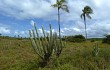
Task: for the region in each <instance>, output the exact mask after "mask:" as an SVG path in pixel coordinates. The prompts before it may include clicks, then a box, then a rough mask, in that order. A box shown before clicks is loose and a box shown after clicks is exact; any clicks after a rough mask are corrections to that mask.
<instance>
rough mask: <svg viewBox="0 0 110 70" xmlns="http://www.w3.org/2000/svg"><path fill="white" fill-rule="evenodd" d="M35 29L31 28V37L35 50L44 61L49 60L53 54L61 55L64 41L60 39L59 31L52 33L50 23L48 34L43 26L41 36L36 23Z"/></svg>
mask: <svg viewBox="0 0 110 70" xmlns="http://www.w3.org/2000/svg"><path fill="white" fill-rule="evenodd" d="M34 28H35V31H36V32H35V31H34V30H29V34H30V39H31V43H32V47H33V49H34V51H35V52H36V53H37V54H38V55H39V57H40V58H41V59H42V60H43V62H46V63H47V62H48V61H49V60H50V58H51V57H52V55H53V54H56V56H58V57H59V55H60V54H61V51H62V48H63V42H62V41H61V39H60V40H58V37H57V33H52V27H51V25H50V33H49V34H46V32H45V30H44V28H43V27H42V32H43V37H40V36H39V33H38V29H37V27H36V25H35V24H34Z"/></svg>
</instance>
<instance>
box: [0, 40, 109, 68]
mask: <svg viewBox="0 0 110 70" xmlns="http://www.w3.org/2000/svg"><path fill="white" fill-rule="evenodd" d="M98 44H99V54H98V56H93V54H92V51H93V46H94V42H90V41H87V42H82V43H72V42H67V45H66V47H65V48H64V49H63V52H62V54H61V56H60V57H59V59H58V60H57V59H55V58H54V57H53V58H52V59H51V61H50V62H49V63H48V65H47V66H46V67H44V68H42V67H40V61H41V60H40V59H39V58H38V56H37V54H35V52H34V50H33V48H32V47H31V43H30V40H26V39H22V40H18V39H2V40H0V70H110V45H108V44H103V43H101V41H98Z"/></svg>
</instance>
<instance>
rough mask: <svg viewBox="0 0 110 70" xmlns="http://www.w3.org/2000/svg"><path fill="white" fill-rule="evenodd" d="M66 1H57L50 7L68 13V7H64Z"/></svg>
mask: <svg viewBox="0 0 110 70" xmlns="http://www.w3.org/2000/svg"><path fill="white" fill-rule="evenodd" d="M66 3H67V1H66V0H57V1H56V4H53V5H52V7H54V8H58V10H60V9H62V10H64V11H66V12H69V9H68V6H67V5H66Z"/></svg>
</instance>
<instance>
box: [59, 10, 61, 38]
mask: <svg viewBox="0 0 110 70" xmlns="http://www.w3.org/2000/svg"><path fill="white" fill-rule="evenodd" d="M58 26H59V38H61V34H60V11H59V8H58Z"/></svg>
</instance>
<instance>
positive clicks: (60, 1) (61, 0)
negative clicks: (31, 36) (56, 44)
mask: <svg viewBox="0 0 110 70" xmlns="http://www.w3.org/2000/svg"><path fill="white" fill-rule="evenodd" d="M66 3H67V1H66V0H57V1H56V4H53V5H51V6H52V7H54V8H57V10H58V26H59V37H61V34H60V9H62V10H64V11H66V12H68V13H69V9H68V6H67V4H66Z"/></svg>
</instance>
